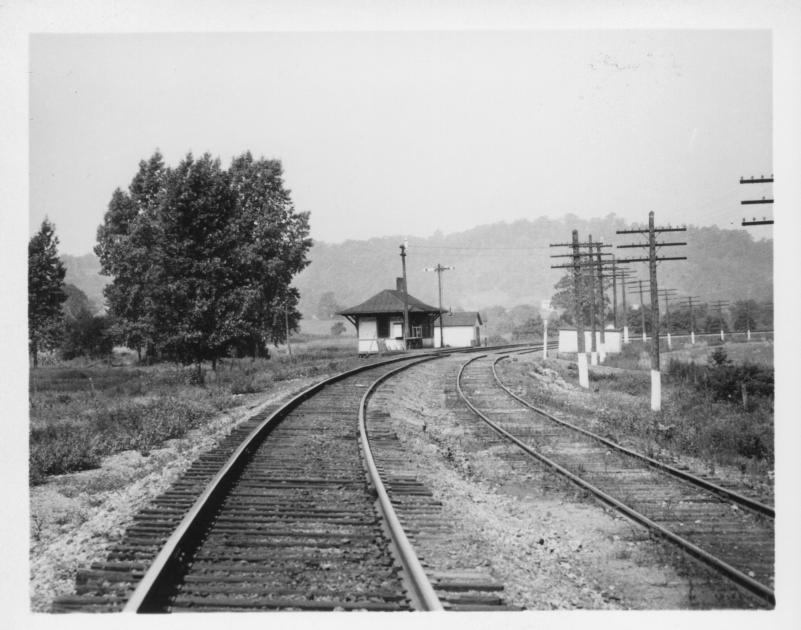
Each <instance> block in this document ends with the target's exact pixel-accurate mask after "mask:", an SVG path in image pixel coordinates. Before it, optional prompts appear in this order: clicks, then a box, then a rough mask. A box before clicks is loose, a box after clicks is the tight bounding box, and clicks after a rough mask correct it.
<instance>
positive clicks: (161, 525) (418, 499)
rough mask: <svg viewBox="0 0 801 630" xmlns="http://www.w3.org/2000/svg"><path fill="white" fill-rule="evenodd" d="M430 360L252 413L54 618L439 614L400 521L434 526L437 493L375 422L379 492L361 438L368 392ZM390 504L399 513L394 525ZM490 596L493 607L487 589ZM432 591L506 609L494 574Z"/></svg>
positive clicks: (151, 509) (157, 504) (400, 363)
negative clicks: (404, 468) (127, 613)
mask: <svg viewBox="0 0 801 630" xmlns="http://www.w3.org/2000/svg"><path fill="white" fill-rule="evenodd" d="M433 358H436V356H435V355H428V356H422V357H421V356H419V355H418V356H417V357H411V358H410V357H405V358H402V359H396V360H393V361H388V362H383V363H380V364H375V365H371V366H366V367H363V368H359V369H357V370H352V371H350V372H346V373H344V374H342V375H339V376H337V377H334V378H333V379H329V380H327V381H324V382H323V383H321V384H319V385H317V386H315V387H312V388H310V389H309V390H306V391H305V392H304V393H302V394H300V395H299V396H297V397H296V398H294V399H293V400H292V401H290V402H289V403H288V404H287V405H284V406H283V407H281V408H278V409H274V410H272V412H270V411H264V412H262V413H261V414H259V415H258V417H254V418H251V419H250V420H248V421H247V423H245V424H244V425H242V426H241V427H240V428H239V429H238V430H237V431H236V432H235V433H234V434H232V435H231V436H230V437H229V438H228V439H227V440H226V441H225V443H224V444H222V445H221V446H220V447H218V448H217V449H215V450H214V451H213V452H211V453H209V454H207V455H205V456H203V457H201V458H200V459H199V460H198V461H197V462H195V464H194V465H193V466H192V467H191V468H190V469H189V471H188V472H187V473H186V474H185V475H184V476H183V477H182V479H181V480H180V481H178V482H177V483H176V484H174V485H173V487H172V488H171V489H170V490H169V491H168V492H166V493H165V494H163V495H162V496H161V497H159V498H158V499H156V500H155V501H154V502H153V503H152V504H151V505H149V506H148V507H147V508H146V509H144V510H142V511H141V512H140V513H139V514H137V516H136V517H135V520H134V523H133V525H132V526H131V527H130V528H129V529H128V530H127V531H126V533H125V535H124V536H123V538H122V540H121V541H120V542H119V543H117V544H116V545H115V546H114V547H113V548H112V549H111V550H110V552H109V554H108V557H107V559H106V561H105V562H101V563H95V564H94V565H92V566H91V567H90V568H88V569H85V570H82V571H79V573H78V576H77V579H76V595H74V596H69V597H62V598H59V599H57V600H56V601H55V603H54V606H53V610H54V611H75V610H80V611H118V610H123V609H124V610H135V611H139V612H178V611H215V610H354V609H358V610H410V609H428V610H430V609H438V608H442V607H443V605H442V604H441V603H440V602H439V600H438V598H437V596H436V595H435V594H434V590H433V588H432V586H431V584H430V583H429V582H428V580H427V579H426V576H425V572H424V571H423V570H422V568H421V566H420V563H419V560H418V559H417V558H416V557H415V555H414V552H413V550H412V549H411V546H410V545H409V544H408V539H406V537H405V535H404V534H403V532H402V528H399V527H398V524H399V523H400V522H401V521H402V522H403V524H404V526H406V527H409V528H410V531H415V528H416V529H417V532H419V531H420V530H423V529H426V527H427V526H428V521H429V519H428V516H429V514H430V512H429V511H428V510H429V508H431V505H430V504H429V503H427V502H428V501H429V499H430V495H427V494H426V492H425V491H424V490H423V489H421V488H420V487H419V484H417V485H415V481H414V480H412V479H407V478H403V476H402V474H401V472H400V469H399V468H397V467H394V464H393V463H392V458H393V455H392V450H393V449H392V448H387V446H386V445H387V441H388V440H389V441H391V436H388V435H387V434H386V432H382V429H381V428H380V427H378V426H376V424H375V423H373V424H372V426H370V427H369V430H370V432H371V439H372V441H373V442H374V443H380V444H381V448H380V449H379V450H380V451H381V456H380V457H379V458H377V461H378V462H379V465H380V466H381V468H382V470H383V471H384V475H385V477H386V478H387V479H388V481H389V484H388V494H386V495H385V494H384V493H385V491H384V489H383V488H382V487H381V482H380V480H378V479H374V478H372V477H369V474H370V469H371V468H372V469H373V470H375V465H374V463H373V462H372V455H371V454H370V451H369V447H368V446H367V445H366V444H364V443H361V442H360V434H361V435H362V436H364V435H365V433H366V429H365V427H364V426H363V422H364V418H365V417H366V416H367V415H369V414H365V411H364V409H365V404H366V400H367V397H366V392H368V391H369V390H370V387H371V385H372V384H373V383H375V382H376V380H377V379H381V377H384V378H386V377H389V376H391V374H392V373H394V371H395V370H396V368H398V367H408V366H410V365H414V364H415V363H417V362H420V361H426V360H430V359H433ZM360 410H361V414H360ZM371 413H372V412H371ZM375 414H376V415H375V416H374V419H375V418H379V417H380V415H381V412H380V410H379V411H376V412H375ZM360 417H361V422H362V426H361V427H360ZM243 438H244V441H243ZM361 450H363V451H364V454H363V453H362V452H360V451H361ZM366 468H367V469H368V471H367V473H366V472H365V469H366ZM382 495H383V496H382ZM377 497H378V499H379V500H378V501H377V500H376V498H377ZM409 497H415V498H414V499H413V500H412V501H411V502H410V501H409V500H408V499H409ZM393 505H395V506H399V507H401V508H403V509H401V510H400V512H401V518H400V520H399V519H398V518H397V517H396V516H394V515H392V513H391V512H392V509H391V508H392V506H393ZM387 509H389V513H387ZM393 520H394V523H393ZM434 577H435V578H440V577H441V576H434ZM471 586H472V587H480V586H484V587H486V588H484V589H483V590H481V589H480V588H473V589H472V590H471V589H470V588H468V587H471ZM449 589H450V590H449ZM493 589H494V590H495V591H496V593H495V599H494V600H492V599H491V598H490V597H489V596H487V595H486V593H487V591H488V590H493ZM437 590H438V592H439V593H440V594H445V595H446V596H448V597H449V598H450V599H449V600H448V601H446V602H445V607H448V608H459V607H463V608H470V607H473V608H476V607H481V606H483V605H485V604H486V605H491V604H495V605H499V604H501V603H502V602H500V601H499V600H498V597H497V590H498V586H497V585H494V584H490V583H489V581H488V580H484V581H483V583H482V581H481V580H480V579H478V580H476V579H474V580H473V581H472V582H470V580H469V579H465V580H462V581H461V582H459V580H457V579H453V576H451V578H450V581H449V578H448V576H445V577H444V578H442V579H439V581H438V582H437ZM465 592H467V596H464V594H465ZM454 593H456V594H454ZM459 594H461V600H460V595H459ZM482 597H483V599H482Z"/></svg>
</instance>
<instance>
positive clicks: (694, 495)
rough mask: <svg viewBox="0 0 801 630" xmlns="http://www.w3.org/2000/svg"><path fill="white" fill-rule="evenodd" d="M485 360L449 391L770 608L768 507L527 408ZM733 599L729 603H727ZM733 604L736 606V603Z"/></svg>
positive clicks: (747, 600) (725, 583)
mask: <svg viewBox="0 0 801 630" xmlns="http://www.w3.org/2000/svg"><path fill="white" fill-rule="evenodd" d="M508 356H509V353H508V352H507V353H505V354H500V355H499V354H489V355H480V356H478V357H474V358H472V359H470V360H469V361H467V362H465V363H464V364H463V365H462V367H461V369H460V371H459V374H458V376H457V384H456V386H457V389H458V391H459V394H460V396H461V397H462V399H463V400H464V401H465V403H466V404H467V406H468V407H470V409H471V410H472V411H473V412H474V413H475V414H477V415H478V416H479V417H480V418H481V419H482V420H483V421H484V422H486V423H487V424H488V425H489V426H490V427H491V428H492V429H493V430H494V431H495V432H496V434H498V435H501V436H503V437H504V438H505V439H507V440H510V441H512V442H514V443H515V444H517V446H518V447H520V448H521V449H522V451H525V452H526V453H527V454H528V455H529V456H530V457H531V458H532V459H533V460H536V462H538V464H537V465H538V466H541V465H545V466H547V467H549V468H551V469H552V470H554V471H556V472H558V473H559V474H561V475H564V476H565V477H567V478H568V479H570V480H571V481H572V482H573V483H575V484H577V485H579V486H580V487H581V488H583V489H584V490H586V491H588V492H590V493H591V494H592V495H593V496H594V497H595V498H597V499H599V500H601V501H602V502H603V503H605V504H607V505H610V506H612V507H613V508H615V509H616V510H618V511H620V512H621V513H622V514H624V515H625V516H626V517H628V518H629V519H631V520H633V521H635V522H637V523H638V524H640V525H642V526H644V527H646V528H647V529H648V530H649V532H650V533H651V534H652V535H654V536H656V537H659V538H662V539H665V540H668V541H669V542H671V543H673V544H674V545H676V546H678V547H679V548H680V549H681V550H682V551H683V552H685V553H686V554H689V555H690V556H691V557H692V558H694V559H695V560H697V561H699V562H700V563H702V565H703V567H704V568H705V570H706V571H709V570H711V571H713V572H715V573H717V574H719V575H721V576H723V578H724V579H723V580H720V583H721V584H722V587H716V588H718V589H723V590H721V594H720V598H721V600H722V601H726V602H731V601H732V597H731V596H730V595H728V594H726V593H725V592H723V591H724V590H725V589H729V590H735V591H736V592H737V593H739V594H742V597H743V598H744V599H743V602H744V603H743V604H742V605H745V606H756V607H772V606H773V605H775V597H774V592H773V581H774V512H773V508H772V507H771V506H768V505H764V504H761V503H758V502H756V501H754V500H753V499H750V498H747V497H743V496H740V495H738V494H736V493H734V492H731V491H729V490H725V489H723V488H720V487H717V486H714V485H712V484H711V483H709V482H708V481H705V480H702V479H698V478H696V477H693V476H691V475H689V474H687V473H685V472H683V471H679V470H676V469H673V468H670V467H669V466H666V465H664V464H661V463H659V462H657V461H655V460H652V459H650V458H648V457H646V456H644V455H641V454H638V453H635V452H633V451H630V450H627V449H624V448H623V447H620V446H618V445H616V444H614V443H612V442H610V441H608V440H605V439H604V438H601V437H600V436H596V435H593V434H591V433H590V432H588V431H585V430H583V429H580V428H579V427H575V426H572V425H570V424H568V423H567V422H564V421H562V420H559V419H557V418H555V417H554V416H551V415H549V414H547V413H545V412H544V411H542V410H539V409H537V408H535V407H534V406H533V405H531V404H529V403H528V402H527V401H525V400H524V399H522V398H521V397H519V396H517V395H516V394H514V393H513V392H512V391H511V390H509V389H508V388H506V387H505V386H504V385H503V384H502V383H501V382H500V380H499V379H498V377H497V374H496V371H495V365H496V363H497V362H498V361H500V360H503V359H505V358H507V357H508ZM734 599H735V600H736V599H737V597H735V598H734ZM738 605H740V604H738Z"/></svg>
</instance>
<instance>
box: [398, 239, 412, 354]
mask: <svg viewBox="0 0 801 630" xmlns="http://www.w3.org/2000/svg"><path fill="white" fill-rule="evenodd" d="M400 250H401V254H400V256H401V265H403V349H404V350H408V349H409V346H408V343H409V336H410V335H409V290H408V288H407V287H406V241H403V244H402V245H401V246H400Z"/></svg>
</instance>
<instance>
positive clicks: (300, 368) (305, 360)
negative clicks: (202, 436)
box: [29, 339, 363, 483]
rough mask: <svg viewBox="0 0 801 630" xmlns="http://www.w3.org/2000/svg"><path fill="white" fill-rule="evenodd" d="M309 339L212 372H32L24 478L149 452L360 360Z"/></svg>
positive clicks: (348, 348)
mask: <svg viewBox="0 0 801 630" xmlns="http://www.w3.org/2000/svg"><path fill="white" fill-rule="evenodd" d="M343 341H347V343H345V342H342V343H340V342H338V341H337V340H335V341H333V342H325V341H324V340H315V339H311V340H309V341H306V342H304V343H296V344H293V354H292V356H289V355H288V354H281V353H274V354H273V356H272V358H270V359H256V360H253V359H225V360H223V361H221V362H220V363H219V364H218V367H217V370H216V371H211V370H209V369H208V367H207V366H203V367H202V371H201V374H202V375H203V377H202V378H200V379H198V378H197V368H196V367H194V366H192V367H184V366H178V365H156V366H148V367H136V368H110V367H64V366H60V367H46V368H38V369H35V370H31V372H30V391H29V402H30V434H29V438H30V439H29V477H30V480H31V482H32V483H41V482H43V481H44V480H45V479H46V478H47V476H49V475H54V474H62V473H67V472H72V471H76V470H82V469H86V468H92V467H96V466H98V465H99V464H100V462H101V461H102V459H103V458H104V457H106V456H108V455H112V454H114V453H118V452H121V451H124V450H129V449H136V450H139V451H140V452H142V453H144V454H147V453H148V452H149V451H150V450H152V449H154V448H156V447H158V446H159V445H161V444H163V443H164V441H166V440H169V439H172V438H178V437H182V436H183V435H185V434H186V432H187V431H189V430H191V429H193V428H196V427H198V426H201V425H202V424H203V423H204V422H206V421H208V419H210V418H211V417H212V416H213V415H214V414H216V413H218V412H219V411H220V410H222V409H225V408H227V407H229V406H231V405H234V404H236V402H237V400H238V399H239V397H240V396H241V395H243V394H254V393H259V392H267V391H269V390H271V389H272V388H273V387H275V385H276V383H278V382H281V381H286V380H289V379H295V378H309V377H312V378H313V377H316V376H319V377H320V378H322V376H323V375H325V374H329V373H333V372H338V371H343V370H346V369H348V368H350V367H353V366H355V365H357V364H359V363H361V362H363V361H361V360H360V359H358V358H357V357H356V356H355V343H354V341H353V340H352V339H351V340H343Z"/></svg>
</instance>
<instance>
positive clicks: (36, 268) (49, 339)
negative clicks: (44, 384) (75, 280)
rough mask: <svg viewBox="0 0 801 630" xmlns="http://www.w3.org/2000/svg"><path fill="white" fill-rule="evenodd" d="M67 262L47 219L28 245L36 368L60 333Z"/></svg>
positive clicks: (30, 324)
mask: <svg viewBox="0 0 801 630" xmlns="http://www.w3.org/2000/svg"><path fill="white" fill-rule="evenodd" d="M65 274H66V269H65V268H64V263H62V262H61V260H60V259H59V257H58V237H57V236H56V234H55V227H54V226H53V224H52V223H50V222H49V221H48V220H47V219H45V220H44V221H42V226H41V228H39V231H38V232H37V233H36V234H34V236H33V237H32V238H31V240H30V241H29V242H28V347H29V350H30V353H31V357H32V359H33V367H38V365H39V352H40V351H41V350H45V349H49V348H51V347H53V346H54V345H55V342H56V340H57V339H58V336H59V332H60V324H61V318H62V311H61V305H62V303H63V302H64V300H66V299H67V294H66V293H64V290H63V287H64V275H65Z"/></svg>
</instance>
